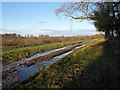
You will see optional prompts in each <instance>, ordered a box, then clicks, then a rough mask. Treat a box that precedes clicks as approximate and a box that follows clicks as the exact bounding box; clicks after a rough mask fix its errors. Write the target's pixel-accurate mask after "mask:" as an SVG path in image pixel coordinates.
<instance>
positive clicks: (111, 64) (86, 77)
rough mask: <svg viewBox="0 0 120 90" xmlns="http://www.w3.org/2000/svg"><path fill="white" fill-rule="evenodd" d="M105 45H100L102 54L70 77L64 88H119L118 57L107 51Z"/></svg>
mask: <svg viewBox="0 0 120 90" xmlns="http://www.w3.org/2000/svg"><path fill="white" fill-rule="evenodd" d="M106 44H107V42H105V43H102V46H103V50H102V51H103V54H102V55H101V56H99V57H98V58H96V59H95V60H94V62H93V63H91V64H89V65H88V66H87V67H85V69H84V70H82V72H80V73H79V71H78V74H77V75H76V76H75V77H70V78H72V80H69V81H66V82H65V83H64V85H63V87H64V88H120V57H119V56H118V55H114V54H112V53H111V51H108V49H107V45H106ZM91 57H92V56H91Z"/></svg>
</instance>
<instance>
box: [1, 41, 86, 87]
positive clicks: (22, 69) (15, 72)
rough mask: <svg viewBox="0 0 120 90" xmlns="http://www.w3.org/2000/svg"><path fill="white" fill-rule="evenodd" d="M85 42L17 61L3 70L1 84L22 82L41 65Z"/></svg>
mask: <svg viewBox="0 0 120 90" xmlns="http://www.w3.org/2000/svg"><path fill="white" fill-rule="evenodd" d="M86 43H88V42H83V43H78V44H74V45H71V46H69V47H66V48H64V49H62V50H58V51H56V52H52V53H50V54H47V55H43V56H40V57H37V58H34V59H32V60H29V61H27V62H24V63H18V65H17V66H16V67H13V68H10V69H8V70H5V71H3V77H2V78H3V86H4V84H6V85H7V86H9V85H11V84H14V83H15V82H21V80H22V82H23V81H24V80H26V79H28V78H29V77H31V76H34V74H35V73H37V72H38V71H39V70H40V68H41V67H46V66H48V65H51V64H53V63H54V62H56V61H57V60H59V59H60V58H63V57H64V56H67V55H68V54H70V53H72V52H73V51H75V50H77V49H78V48H80V47H83V46H84V45H85V44H86ZM59 56H60V57H59ZM31 70H32V71H31ZM25 73H27V74H25ZM6 85H5V87H6Z"/></svg>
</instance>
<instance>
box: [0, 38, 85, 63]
mask: <svg viewBox="0 0 120 90" xmlns="http://www.w3.org/2000/svg"><path fill="white" fill-rule="evenodd" d="M78 42H83V40H76V41H69V42H57V43H50V44H45V45H38V46H28V47H19V48H15V47H14V49H10V47H6V48H8V49H6V48H5V47H3V52H2V57H3V60H2V62H3V64H8V63H10V62H13V61H16V60H20V59H24V58H26V57H30V56H32V55H34V54H36V53H39V52H44V51H49V50H52V49H56V48H60V47H64V46H67V45H70V44H75V43H78ZM11 48H13V47H11Z"/></svg>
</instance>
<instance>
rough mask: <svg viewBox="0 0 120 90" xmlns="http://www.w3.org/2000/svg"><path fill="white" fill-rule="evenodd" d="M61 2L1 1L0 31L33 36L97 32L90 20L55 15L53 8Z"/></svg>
mask: <svg viewBox="0 0 120 90" xmlns="http://www.w3.org/2000/svg"><path fill="white" fill-rule="evenodd" d="M61 4H62V3H61V2H3V3H2V32H1V33H17V34H22V35H26V34H33V35H35V36H38V35H40V34H47V35H50V36H59V35H60V36H61V35H65V36H73V35H91V34H96V33H97V32H96V30H95V27H94V25H93V23H92V21H89V22H88V21H83V22H79V21H76V20H72V21H71V20H70V19H69V18H67V17H65V16H62V15H61V16H59V17H57V16H56V14H55V10H56V9H57V8H58V7H60V6H61ZM71 26H72V29H71Z"/></svg>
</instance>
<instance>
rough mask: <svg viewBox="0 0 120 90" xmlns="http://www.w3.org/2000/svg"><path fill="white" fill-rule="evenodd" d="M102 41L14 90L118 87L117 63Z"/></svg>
mask: <svg viewBox="0 0 120 90" xmlns="http://www.w3.org/2000/svg"><path fill="white" fill-rule="evenodd" d="M104 44H105V41H99V42H96V41H95V42H94V43H92V44H90V45H87V46H85V47H83V48H81V49H79V50H77V51H75V52H73V53H71V54H70V55H68V56H66V57H65V58H63V59H61V60H59V61H58V62H56V63H55V64H53V65H51V66H49V67H47V68H44V69H42V70H41V71H39V73H37V74H38V75H37V76H36V77H34V79H33V78H30V79H29V80H27V81H25V82H23V83H20V84H18V85H17V86H16V88H20V87H21V88H28V87H30V88H118V87H119V83H120V79H119V76H120V72H119V70H118V68H119V65H120V62H118V57H115V56H113V55H111V53H109V52H107V51H106V50H105V49H104Z"/></svg>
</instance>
